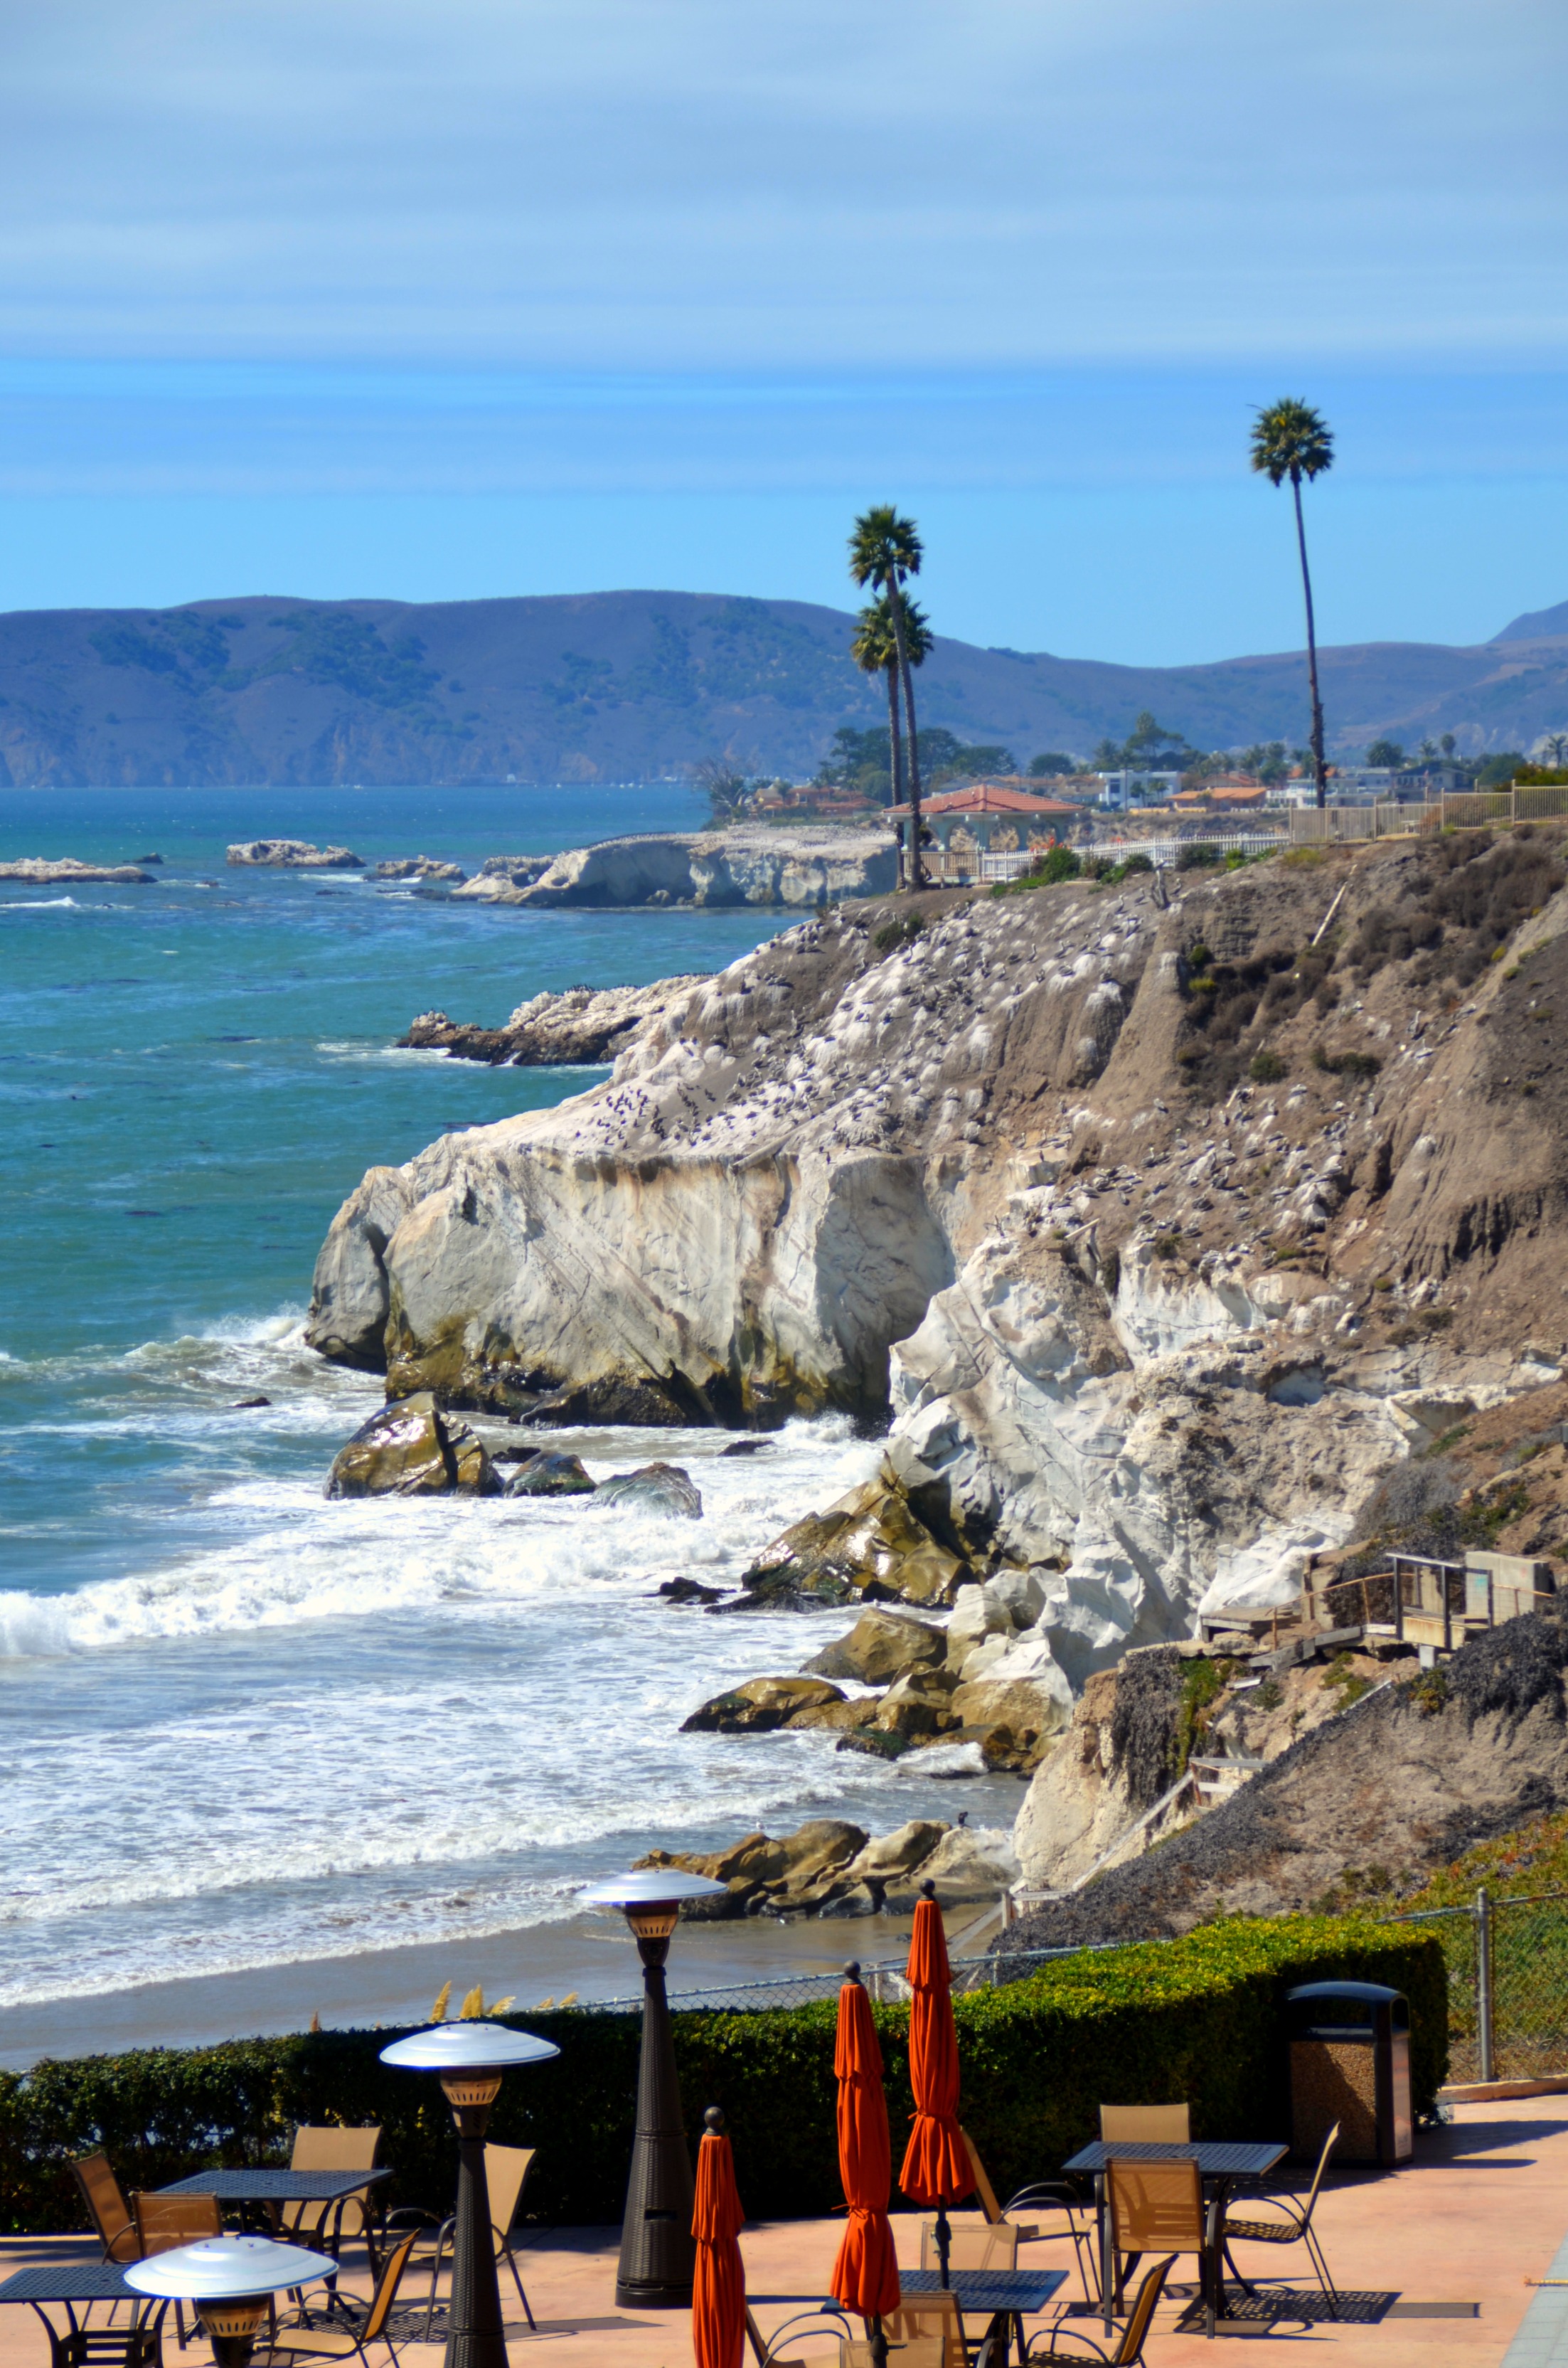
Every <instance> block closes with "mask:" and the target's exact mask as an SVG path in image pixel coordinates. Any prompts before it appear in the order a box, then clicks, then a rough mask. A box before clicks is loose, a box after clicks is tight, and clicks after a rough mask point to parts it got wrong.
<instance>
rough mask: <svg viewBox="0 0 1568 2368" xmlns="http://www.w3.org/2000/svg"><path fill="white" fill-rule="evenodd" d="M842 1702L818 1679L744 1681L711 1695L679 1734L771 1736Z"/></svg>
mask: <svg viewBox="0 0 1568 2368" xmlns="http://www.w3.org/2000/svg"><path fill="white" fill-rule="evenodd" d="M844 1700H845V1697H844V1694H843V1693H842V1691H840V1689H839V1688H838V1687H837V1686H830V1685H829V1684H828V1683H827V1682H826V1680H825V1679H822V1678H748V1679H746V1682H745V1684H744V1686H735V1687H733V1688H732V1690H731V1691H729V1692H728V1693H722V1694H715V1695H714V1696H713V1699H712V1701H711V1702H704V1703H703V1704H702V1706H701V1708H700V1709H699V1710H694V1711H693V1712H692V1713H691V1716H690V1717H689V1718H683V1719H682V1721H681V1723H680V1731H681V1733H682V1734H683V1735H771V1734H772V1733H774V1731H775V1730H776V1729H777V1728H778V1727H781V1726H796V1725H801V1724H802V1723H803V1714H809V1713H813V1712H819V1711H823V1710H825V1709H827V1708H829V1707H830V1706H835V1705H837V1704H838V1703H841V1702H844ZM872 1707H873V1708H874V1707H875V1705H874V1704H873V1705H872Z"/></svg>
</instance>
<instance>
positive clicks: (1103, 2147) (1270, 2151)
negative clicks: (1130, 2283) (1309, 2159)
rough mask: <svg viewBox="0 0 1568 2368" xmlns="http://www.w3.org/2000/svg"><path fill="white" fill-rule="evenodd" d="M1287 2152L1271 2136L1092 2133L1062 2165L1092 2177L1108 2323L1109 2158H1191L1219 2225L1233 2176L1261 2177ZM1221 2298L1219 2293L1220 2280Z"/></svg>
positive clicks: (1111, 2278) (1111, 2267)
mask: <svg viewBox="0 0 1568 2368" xmlns="http://www.w3.org/2000/svg"><path fill="white" fill-rule="evenodd" d="M1289 2152H1290V2148H1289V2147H1288V2146H1280V2145H1279V2144H1278V2142H1277V2141H1276V2140H1274V2139H1272V2138H1262V2139H1259V2138H1241V2139H1232V2138H1198V2139H1194V2140H1193V2142H1192V2143H1191V2144H1190V2145H1188V2146H1176V2145H1157V2144H1155V2143H1154V2142H1153V2140H1151V2139H1142V2140H1140V2139H1136V2138H1112V2139H1109V2140H1107V2139H1105V2138H1096V2140H1095V2142H1094V2144H1093V2145H1092V2146H1080V2147H1079V2149H1078V2151H1077V2153H1076V2154H1075V2155H1074V2157H1072V2159H1071V2161H1069V2162H1065V2163H1063V2164H1062V2169H1063V2170H1070V2171H1081V2172H1083V2173H1085V2175H1089V2176H1092V2177H1093V2179H1094V2182H1095V2212H1096V2216H1097V2219H1098V2222H1099V2246H1100V2300H1101V2303H1102V2304H1103V2305H1104V2317H1105V2324H1106V2327H1107V2328H1109V2327H1110V2325H1111V2305H1112V2304H1113V2303H1114V2301H1115V2299H1116V2294H1115V2287H1116V2264H1115V2262H1114V2261H1113V2260H1112V2259H1111V2248H1110V2213H1109V2211H1108V2207H1107V2200H1106V2192H1105V2189H1106V2181H1105V2169H1106V2165H1107V2163H1108V2162H1113V2161H1114V2162H1195V2163H1196V2164H1197V2165H1198V2175H1199V2179H1201V2180H1202V2181H1203V2183H1204V2185H1205V2186H1206V2187H1211V2188H1212V2189H1214V2191H1215V2193H1216V2203H1217V2207H1218V2214H1217V2216H1218V2220H1219V2224H1220V2225H1221V2226H1223V2225H1224V2218H1225V2205H1226V2203H1228V2201H1229V2200H1230V2193H1231V2190H1232V2188H1233V2186H1234V2185H1235V2183H1236V2181H1237V2180H1239V2179H1262V2178H1264V2177H1265V2176H1266V2175H1267V2173H1268V2172H1269V2171H1271V2170H1272V2169H1274V2166H1275V2164H1276V2163H1278V2162H1283V2160H1284V2158H1285V2157H1286V2155H1287V2154H1288V2153H1289ZM1222 2299H1223V2287H1222V2286H1221V2300H1222Z"/></svg>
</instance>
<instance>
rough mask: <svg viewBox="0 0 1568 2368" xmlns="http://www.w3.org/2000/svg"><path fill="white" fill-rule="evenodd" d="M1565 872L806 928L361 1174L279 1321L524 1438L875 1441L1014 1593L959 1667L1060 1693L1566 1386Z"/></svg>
mask: <svg viewBox="0 0 1568 2368" xmlns="http://www.w3.org/2000/svg"><path fill="white" fill-rule="evenodd" d="M1565 878H1568V869H1565V865H1564V861H1563V846H1562V835H1561V833H1559V832H1557V831H1556V830H1553V829H1551V828H1537V829H1535V830H1533V831H1532V830H1525V831H1521V832H1518V833H1515V834H1513V835H1512V836H1507V837H1496V838H1492V837H1489V836H1488V835H1487V834H1485V833H1479V832H1478V833H1456V834H1451V835H1449V836H1448V837H1445V838H1444V839H1442V840H1441V841H1437V842H1427V841H1423V842H1416V841H1407V842H1394V843H1392V844H1385V845H1381V846H1376V847H1372V848H1360V849H1345V850H1335V851H1334V852H1333V853H1331V854H1329V855H1327V856H1325V857H1324V858H1322V859H1317V858H1315V856H1314V857H1312V858H1311V859H1309V860H1306V861H1304V862H1301V861H1295V862H1292V861H1291V860H1289V859H1286V860H1281V859H1278V858H1276V859H1272V860H1267V861H1264V862H1259V863H1256V864H1248V865H1245V866H1244V867H1243V868H1241V869H1238V870H1235V871H1229V872H1225V871H1195V872H1187V873H1181V874H1177V875H1157V874H1153V875H1151V874H1145V875H1133V876H1131V877H1129V878H1127V879H1125V880H1123V881H1121V882H1114V881H1112V882H1106V883H1103V884H1102V883H1099V882H1087V881H1079V882H1066V883H1062V884H1061V885H1058V886H1055V887H1049V888H1042V889H1036V890H1030V891H1026V892H1023V893H1018V894H1006V895H1000V896H996V895H987V894H969V893H960V894H950V893H949V894H944V893H940V892H932V893H929V894H925V895H923V896H920V897H916V898H911V897H899V898H897V899H888V900H881V901H879V900H871V901H869V902H865V903H858V904H855V905H849V906H842V907H838V908H835V909H834V910H832V911H830V912H828V913H825V914H823V915H820V916H813V917H812V919H810V920H809V921H807V922H805V923H803V924H801V925H800V926H798V927H796V928H791V929H789V930H787V931H785V932H784V933H783V934H782V935H780V936H779V937H778V938H776V939H773V940H772V941H771V942H770V943H768V944H767V945H764V946H762V947H761V948H759V949H758V950H757V951H756V952H755V953H753V954H750V955H748V956H746V957H745V958H744V960H742V961H740V962H734V963H733V964H732V965H731V966H730V968H729V969H728V970H726V971H724V972H723V973H720V974H719V975H718V976H716V977H714V978H711V979H709V980H706V981H703V982H701V983H700V984H699V985H695V986H693V987H692V988H691V990H690V991H689V992H687V993H685V994H683V995H681V996H677V997H676V999H675V1000H674V1001H672V1002H671V1003H670V1004H669V1006H668V1007H667V1008H665V1011H664V1012H663V1014H662V1015H661V1016H659V1017H658V1018H656V1019H651V1020H650V1021H649V1022H648V1023H647V1024H646V1025H645V1026H643V1027H642V1028H641V1029H640V1030H638V1031H637V1032H636V1034H635V1035H634V1036H633V1038H632V1040H631V1042H630V1044H629V1046H628V1048H627V1049H626V1050H625V1051H624V1052H623V1053H621V1054H620V1057H619V1060H618V1062H617V1064H616V1067H615V1070H614V1072H613V1074H612V1076H610V1078H609V1079H608V1081H606V1082H605V1083H603V1084H601V1085H598V1086H597V1087H595V1088H594V1089H593V1090H591V1091H589V1092H587V1093H585V1094H582V1095H579V1096H577V1097H575V1098H574V1099H569V1100H567V1101H564V1102H563V1103H562V1104H561V1105H560V1106H559V1107H557V1108H556V1109H553V1110H547V1111H536V1112H530V1113H528V1114H526V1115H522V1116H518V1117H516V1118H513V1119H509V1120H506V1121H502V1122H501V1123H499V1124H497V1125H493V1126H489V1127H484V1128H475V1129H472V1130H469V1131H467V1132H465V1133H460V1134H456V1135H452V1136H448V1137H445V1138H443V1139H442V1140H441V1141H440V1142H438V1143H437V1144H433V1145H432V1146H431V1147H430V1148H429V1149H427V1150H426V1151H425V1152H423V1153H421V1154H420V1155H419V1156H418V1157H416V1158H415V1159H414V1160H411V1161H410V1162H408V1163H407V1164H406V1165H405V1166H403V1167H377V1168H373V1169H372V1170H371V1171H370V1172H369V1175H368V1176H367V1177H366V1178H365V1179H364V1181H363V1182H362V1183H361V1185H360V1186H359V1187H358V1190H356V1191H355V1192H354V1193H353V1194H352V1195H351V1196H350V1198H349V1200H348V1201H347V1202H346V1204H345V1206H344V1208H343V1209H342V1211H341V1212H339V1215H338V1217H337V1218H336V1220H335V1223H334V1225H333V1227H332V1230H331V1232H330V1234H329V1235H328V1238H327V1240H326V1242H325V1244H324V1247H323V1249H322V1253H321V1256H320V1258H319V1260H318V1262H317V1267H316V1275H315V1288H314V1295H313V1300H312V1313H311V1318H310V1338H311V1340H312V1344H313V1345H314V1346H315V1348H316V1349H318V1350H319V1351H320V1352H321V1353H323V1354H324V1355H326V1356H329V1357H332V1358H335V1359H337V1360H341V1361H344V1362H347V1363H350V1364H356V1365H358V1366H361V1367H363V1368H365V1369H368V1370H374V1371H384V1372H385V1373H386V1375H387V1384H388V1390H389V1394H390V1395H394V1396H397V1397H403V1396H406V1395H409V1394H411V1393H412V1392H414V1391H415V1390H419V1389H431V1390H433V1391H434V1392H435V1393H436V1395H437V1398H438V1399H439V1400H440V1401H441V1402H442V1403H443V1404H446V1405H450V1406H456V1407H465V1408H469V1409H471V1410H480V1411H487V1412H490V1413H492V1414H504V1415H508V1416H510V1415H516V1416H517V1417H519V1418H521V1419H525V1420H526V1419H528V1418H529V1417H531V1416H535V1415H539V1414H548V1416H549V1418H550V1419H551V1420H555V1421H575V1420H592V1419H595V1418H596V1417H597V1418H609V1419H644V1420H654V1421H657V1420H672V1419H679V1420H683V1421H698V1422H704V1421H706V1422H713V1423H719V1424H726V1425H734V1426H738V1427H747V1428H767V1427H770V1426H772V1425H774V1424H777V1423H778V1422H779V1421H781V1420H783V1419H784V1418H785V1417H788V1416H790V1415H791V1414H797V1413H815V1412H819V1411H823V1410H825V1409H828V1408H838V1409H842V1410H844V1411H846V1412H848V1413H851V1414H853V1415H855V1416H857V1417H862V1418H865V1419H868V1420H872V1421H876V1420H887V1419H888V1418H889V1417H891V1423H892V1427H891V1431H890V1433H889V1436H888V1439H887V1441H886V1449H885V1456H884V1473H885V1475H886V1485H887V1486H891V1487H892V1488H895V1489H896V1490H898V1491H900V1492H902V1494H903V1497H904V1499H905V1500H906V1501H907V1503H908V1504H909V1506H910V1507H911V1508H912V1509H913V1510H914V1511H915V1512H916V1513H917V1514H918V1516H919V1518H920V1520H922V1522H924V1524H925V1525H926V1528H927V1529H928V1530H929V1531H930V1532H931V1533H932V1535H933V1536H934V1537H936V1538H937V1540H938V1541H939V1543H940V1544H941V1545H942V1546H943V1548H944V1549H945V1550H947V1551H949V1552H950V1553H952V1554H958V1555H960V1556H961V1557H962V1559H963V1561H964V1562H965V1564H966V1565H967V1567H968V1570H969V1572H970V1573H971V1574H973V1575H974V1576H975V1577H982V1578H987V1577H1001V1576H1003V1575H1006V1574H1007V1573H1011V1572H1024V1573H1028V1574H1029V1576H1030V1578H1031V1583H1033V1582H1038V1586H1039V1589H1040V1610H1039V1611H1038V1614H1037V1615H1036V1616H1035V1617H1034V1619H1033V1622H1032V1625H1031V1626H1030V1628H1029V1630H1028V1633H1023V1632H1019V1633H1017V1634H1011V1635H1009V1634H998V1635H997V1637H996V1639H995V1643H994V1651H993V1653H992V1656H991V1658H990V1660H989V1661H988V1664H987V1667H986V1670H985V1675H986V1677H987V1679H989V1680H990V1681H991V1682H993V1683H994V1684H996V1685H1008V1684H1015V1683H1017V1684H1027V1685H1029V1686H1031V1687H1039V1686H1041V1685H1044V1686H1056V1685H1058V1684H1059V1683H1062V1682H1065V1684H1066V1685H1067V1686H1069V1687H1070V1688H1071V1689H1072V1690H1073V1691H1074V1692H1077V1691H1079V1690H1081V1688H1082V1687H1083V1685H1084V1683H1085V1680H1086V1679H1087V1678H1088V1677H1089V1676H1090V1675H1091V1674H1093V1672H1094V1671H1096V1669H1099V1668H1107V1667H1109V1666H1110V1665H1111V1664H1112V1663H1114V1662H1115V1661H1116V1660H1117V1659H1118V1658H1119V1656H1120V1655H1121V1654H1122V1652H1124V1651H1125V1650H1126V1649H1127V1647H1129V1646H1130V1645H1142V1644H1155V1643H1160V1642H1164V1641H1165V1640H1167V1639H1173V1638H1181V1637H1185V1636H1188V1635H1190V1634H1192V1632H1193V1629H1194V1627H1195V1625H1196V1622H1197V1619H1198V1616H1199V1611H1200V1609H1207V1610H1210V1611H1211V1610H1213V1609H1214V1608H1216V1607H1220V1606H1225V1607H1236V1608H1241V1607H1245V1606H1265V1605H1268V1604H1271V1603H1281V1602H1284V1601H1287V1600H1290V1598H1291V1597H1293V1595H1294V1592H1295V1589H1296V1587H1297V1585H1298V1584H1299V1580H1300V1577H1301V1570H1302V1568H1303V1565H1304V1564H1305V1562H1306V1559H1307V1557H1308V1556H1309V1555H1311V1554H1314V1553H1321V1552H1323V1551H1325V1550H1329V1549H1333V1548H1335V1547H1337V1546H1339V1545H1340V1544H1342V1543H1344V1542H1345V1541H1346V1539H1348V1538H1349V1537H1350V1536H1352V1535H1353V1534H1354V1533H1355V1525H1356V1522H1357V1520H1358V1516H1359V1514H1360V1512H1361V1510H1362V1509H1363V1508H1364V1507H1365V1506H1366V1505H1367V1504H1368V1503H1369V1500H1370V1499H1371V1497H1372V1496H1373V1494H1374V1491H1375V1490H1376V1489H1377V1488H1378V1486H1379V1485H1380V1484H1381V1482H1382V1481H1384V1480H1385V1479H1386V1478H1387V1476H1388V1475H1389V1474H1391V1473H1392V1472H1393V1471H1394V1470H1395V1469H1396V1467H1400V1466H1403V1465H1407V1464H1409V1463H1412V1462H1413V1460H1418V1459H1419V1458H1420V1457H1421V1456H1422V1455H1423V1454H1424V1453H1425V1452H1426V1450H1427V1449H1428V1448H1429V1447H1431V1446H1432V1445H1433V1443H1434V1442H1435V1441H1436V1440H1437V1439H1438V1438H1439V1437H1440V1436H1442V1435H1445V1434H1447V1433H1448V1432H1449V1431H1450V1430H1451V1429H1452V1428H1453V1427H1454V1425H1455V1424H1457V1423H1461V1422H1463V1421H1464V1420H1465V1419H1466V1418H1467V1417H1469V1416H1471V1415H1472V1414H1474V1413H1475V1412H1476V1411H1478V1410H1482V1409H1485V1408H1487V1407H1493V1406H1502V1405H1504V1404H1506V1402H1508V1401H1509V1400H1510V1399H1511V1398H1513V1397H1514V1396H1516V1395H1517V1394H1518V1393H1520V1392H1521V1391H1523V1390H1526V1389H1532V1388H1539V1387H1540V1386H1542V1385H1543V1384H1544V1383H1548V1382H1550V1381H1552V1380H1554V1379H1555V1378H1556V1376H1557V1374H1558V1372H1560V1370H1561V1369H1562V1360H1563V1357H1564V1342H1565V1340H1568V1301H1565V1299H1564V1290H1565V1286H1564V1284H1563V1282H1562V1275H1563V1273H1564V1271H1565V1270H1568V1266H1565V1258H1564V1252H1565V1250H1568V1124H1565V1121H1568V1075H1565V1072H1564V1065H1563V1063H1562V1058H1561V1053H1560V1051H1559V1049H1558V1044H1557V1031H1556V1030H1555V1029H1554V1028H1553V1026H1552V1024H1551V1014H1552V1012H1553V1010H1554V1009H1562V1008H1564V997H1568V889H1565V887H1564V881H1565ZM808 1509H810V1508H805V1507H803V1508H802V1512H804V1511H806V1510H808Z"/></svg>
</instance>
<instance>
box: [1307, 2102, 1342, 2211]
mask: <svg viewBox="0 0 1568 2368" xmlns="http://www.w3.org/2000/svg"><path fill="white" fill-rule="evenodd" d="M1338 2144H1339V2123H1337V2122H1335V2125H1334V2127H1333V2129H1331V2130H1330V2132H1329V2134H1328V2135H1327V2137H1325V2138H1324V2142H1323V2152H1322V2154H1320V2155H1319V2157H1318V2167H1317V2169H1315V2170H1314V2171H1313V2173H1312V2186H1311V2188H1310V2189H1309V2190H1308V2192H1307V2201H1306V2208H1305V2210H1304V2211H1303V2212H1302V2214H1301V2227H1302V2230H1303V2232H1304V2231H1305V2230H1306V2228H1307V2226H1308V2225H1309V2223H1310V2222H1311V2220H1312V2207H1313V2206H1314V2204H1315V2203H1317V2200H1318V2189H1319V2188H1320V2187H1321V2186H1322V2185H1323V2175H1324V2171H1325V2170H1326V2169H1328V2158H1329V2156H1330V2155H1331V2154H1332V2153H1333V2152H1334V2149H1335V2146H1337V2145H1338Z"/></svg>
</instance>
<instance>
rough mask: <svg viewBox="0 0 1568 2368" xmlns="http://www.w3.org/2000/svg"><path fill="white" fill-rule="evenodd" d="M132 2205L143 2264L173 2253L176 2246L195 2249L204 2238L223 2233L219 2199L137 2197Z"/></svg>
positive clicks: (165, 2196)
mask: <svg viewBox="0 0 1568 2368" xmlns="http://www.w3.org/2000/svg"><path fill="white" fill-rule="evenodd" d="M131 2203H132V2204H133V2205H134V2206H135V2210H136V2235H137V2239H138V2241H139V2242H140V2244H141V2247H142V2260H147V2259H148V2257H149V2256H150V2255H151V2254H153V2253H172V2252H173V2251H174V2249H175V2248H176V2245H194V2244H196V2243H198V2242H199V2239H200V2238H201V2237H221V2236H222V2233H223V2221H222V2214H221V2213H220V2212H219V2210H218V2198H217V2197H216V2196H215V2195H133V2196H132V2197H131Z"/></svg>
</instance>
